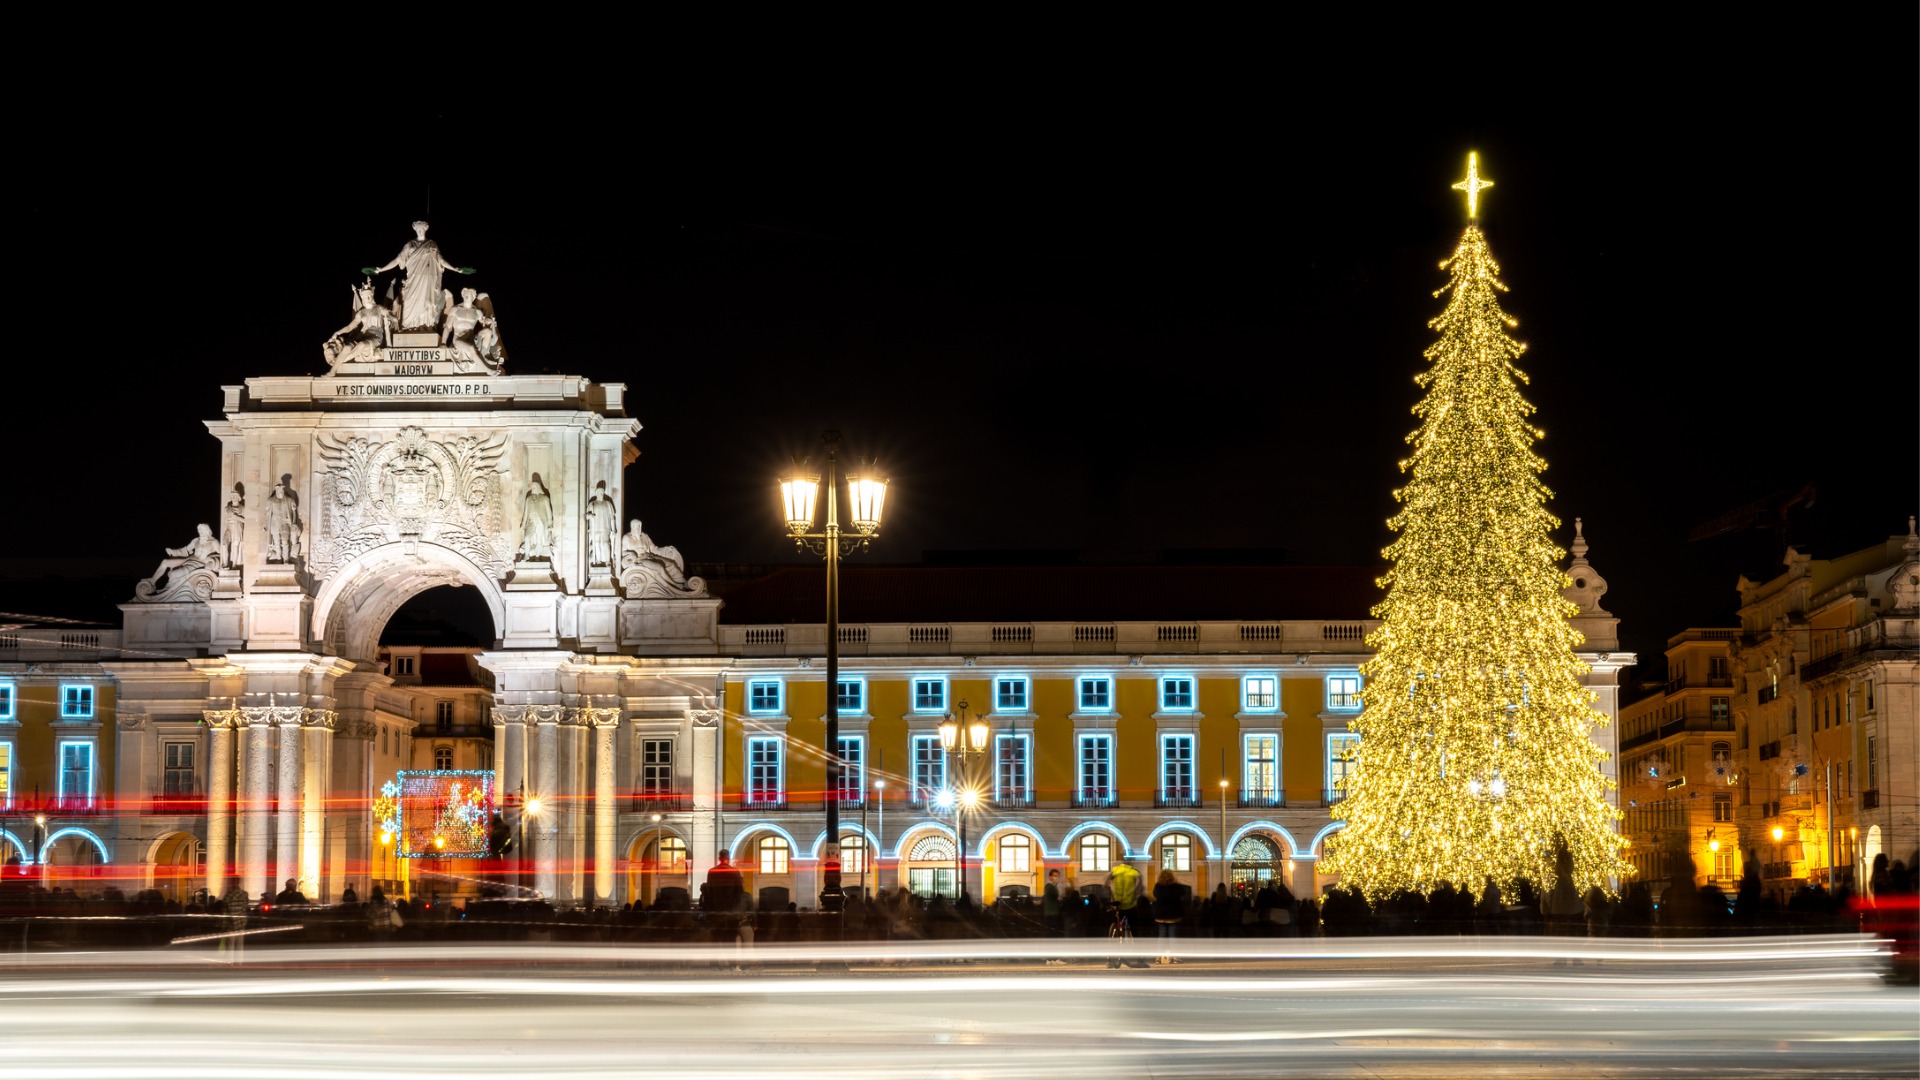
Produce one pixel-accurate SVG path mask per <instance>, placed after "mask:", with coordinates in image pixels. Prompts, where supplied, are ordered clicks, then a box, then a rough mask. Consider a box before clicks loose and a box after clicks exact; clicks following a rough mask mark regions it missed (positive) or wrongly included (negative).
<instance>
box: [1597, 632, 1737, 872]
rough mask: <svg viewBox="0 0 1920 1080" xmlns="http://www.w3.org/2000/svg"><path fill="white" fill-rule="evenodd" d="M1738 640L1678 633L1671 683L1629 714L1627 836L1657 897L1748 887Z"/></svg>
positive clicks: (1624, 783) (1624, 781)
mask: <svg viewBox="0 0 1920 1080" xmlns="http://www.w3.org/2000/svg"><path fill="white" fill-rule="evenodd" d="M1739 634H1740V632H1739V631H1738V630H1734V629H1730V628H1726V629H1723V628H1697V629H1691V630H1685V631H1682V632H1680V633H1678V634H1675V635H1674V636H1673V637H1671V638H1669V639H1667V647H1666V657H1667V679H1666V681H1665V682H1664V683H1661V684H1658V685H1656V686H1653V687H1651V688H1650V690H1649V692H1648V693H1647V694H1646V695H1645V696H1643V697H1641V698H1639V699H1638V700H1635V701H1631V702H1628V703H1627V704H1624V705H1622V706H1621V707H1620V776H1621V783H1620V807H1621V809H1622V811H1624V817H1623V818H1622V821H1621V833H1622V835H1624V836H1625V837H1626V838H1627V840H1628V842H1629V843H1630V844H1631V846H1630V847H1629V848H1628V849H1627V857H1628V859H1629V860H1631V861H1632V863H1633V865H1634V869H1635V871H1636V872H1635V875H1634V879H1635V880H1636V881H1640V882H1644V883H1646V884H1647V885H1648V886H1649V887H1650V888H1652V889H1653V891H1654V894H1655V896H1656V897H1657V896H1658V895H1659V894H1660V893H1661V892H1663V891H1664V890H1665V889H1667V888H1668V887H1670V886H1679V887H1684V888H1694V887H1697V886H1700V885H1705V884H1708V883H1713V884H1717V885H1719V886H1720V887H1722V888H1723V889H1731V888H1732V887H1733V886H1734V885H1735V884H1736V883H1737V882H1738V881H1739V879H1740V875H1741V872H1742V870H1741V864H1740V837H1739V834H1738V832H1737V830H1736V827H1735V824H1734V796H1735V794H1736V791H1737V787H1736V770H1735V767H1734V753H1733V751H1734V738H1735V735H1734V725H1733V692H1734V691H1733V673H1732V654H1733V648H1734V643H1735V639H1736V638H1738V637H1739ZM1688 866H1691V876H1690V879H1689V875H1688V872H1687V869H1686V868H1687V867H1688Z"/></svg>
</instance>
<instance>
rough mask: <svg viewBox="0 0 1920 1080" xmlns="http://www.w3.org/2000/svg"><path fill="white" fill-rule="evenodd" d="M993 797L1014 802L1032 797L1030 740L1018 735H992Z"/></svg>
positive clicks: (1031, 746)
mask: <svg viewBox="0 0 1920 1080" xmlns="http://www.w3.org/2000/svg"><path fill="white" fill-rule="evenodd" d="M993 760H994V770H993V797H994V798H995V799H1004V800H1008V801H1010V802H1013V803H1015V804H1021V803H1025V802H1026V801H1027V800H1028V799H1030V798H1032V797H1033V774H1032V767H1033V744H1032V743H1031V742H1029V741H1028V737H1027V736H1026V735H1024V734H1022V735H996V736H994V739H993Z"/></svg>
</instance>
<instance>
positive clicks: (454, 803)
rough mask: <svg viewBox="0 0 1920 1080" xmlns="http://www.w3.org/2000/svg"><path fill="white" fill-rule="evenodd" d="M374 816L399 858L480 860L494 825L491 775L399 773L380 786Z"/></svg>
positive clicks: (438, 772) (443, 771)
mask: <svg viewBox="0 0 1920 1080" xmlns="http://www.w3.org/2000/svg"><path fill="white" fill-rule="evenodd" d="M373 817H374V821H375V823H376V824H378V825H379V827H380V832H381V835H382V836H393V837H395V838H397V840H398V843H397V845H396V853H397V854H398V855H399V856H400V857H401V858H403V859H420V858H429V857H431V858H445V859H484V858H486V857H487V854H488V839H489V835H488V834H489V831H490V829H491V827H492V824H493V774H492V773H490V772H468V771H460V770H440V769H436V770H431V771H421V772H402V773H400V774H399V775H398V777H397V778H396V779H394V780H389V781H387V782H386V783H384V784H382V785H380V794H379V796H378V797H376V798H375V799H374V800H373Z"/></svg>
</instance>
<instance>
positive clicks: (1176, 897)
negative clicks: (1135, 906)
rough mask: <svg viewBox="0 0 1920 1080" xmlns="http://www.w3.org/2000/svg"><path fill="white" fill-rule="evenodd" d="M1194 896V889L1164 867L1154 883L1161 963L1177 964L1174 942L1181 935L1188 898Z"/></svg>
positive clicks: (1154, 907)
mask: <svg viewBox="0 0 1920 1080" xmlns="http://www.w3.org/2000/svg"><path fill="white" fill-rule="evenodd" d="M1192 896H1193V890H1192V889H1191V888H1189V887H1188V886H1186V885H1184V884H1182V883H1181V882H1180V880H1179V879H1178V878H1176V877H1174V876H1173V871H1172V870H1168V869H1164V868H1163V869H1162V870H1161V871H1160V877H1159V880H1157V881H1155V882H1154V883H1153V922H1154V925H1155V926H1158V927H1159V928H1160V963H1161V964H1162V965H1166V964H1177V963H1179V962H1180V961H1179V960H1177V959H1175V958H1174V955H1173V942H1174V940H1175V939H1176V938H1178V937H1179V936H1180V921H1181V920H1182V919H1185V918H1186V917H1187V900H1188V899H1189V898H1191V897H1192Z"/></svg>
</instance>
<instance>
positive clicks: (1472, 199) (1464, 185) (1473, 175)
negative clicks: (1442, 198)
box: [1453, 151, 1493, 221]
mask: <svg viewBox="0 0 1920 1080" xmlns="http://www.w3.org/2000/svg"><path fill="white" fill-rule="evenodd" d="M1492 186H1493V181H1491V180H1482V179H1480V155H1479V154H1478V153H1475V152H1473V151H1468V153H1467V178H1466V179H1465V180H1462V181H1460V182H1459V183H1457V184H1455V185H1453V190H1455V191H1464V192H1466V193H1467V220H1468V221H1472V220H1473V219H1474V218H1477V217H1479V216H1480V193H1481V192H1482V191H1485V190H1486V189H1488V188H1490V187H1492Z"/></svg>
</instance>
